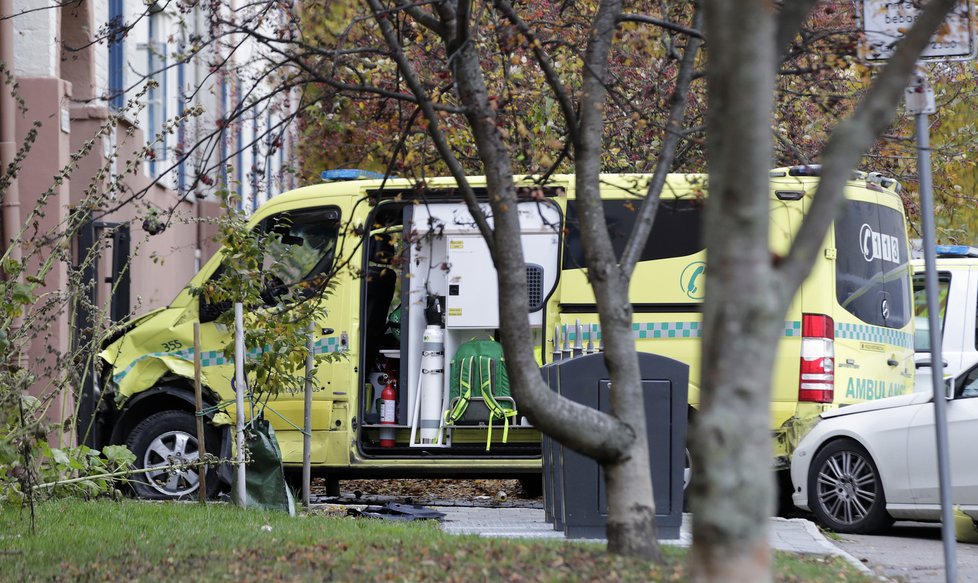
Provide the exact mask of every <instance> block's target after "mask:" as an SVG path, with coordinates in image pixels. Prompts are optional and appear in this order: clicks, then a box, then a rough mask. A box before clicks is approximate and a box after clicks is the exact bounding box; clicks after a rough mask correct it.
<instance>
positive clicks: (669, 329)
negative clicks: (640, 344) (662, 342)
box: [632, 322, 703, 340]
mask: <svg viewBox="0 0 978 583" xmlns="http://www.w3.org/2000/svg"><path fill="white" fill-rule="evenodd" d="M702 335H703V324H702V323H701V322H646V323H642V324H632V336H634V337H635V338H636V339H638V340H643V339H646V338H699V337H701V336H702Z"/></svg>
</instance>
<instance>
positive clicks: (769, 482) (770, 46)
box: [690, 0, 787, 583]
mask: <svg viewBox="0 0 978 583" xmlns="http://www.w3.org/2000/svg"><path fill="white" fill-rule="evenodd" d="M706 8H707V12H706V32H707V35H706V36H707V39H708V43H709V47H710V53H709V58H710V64H709V69H708V73H707V88H708V92H709V95H710V109H709V113H710V117H709V119H708V127H709V128H710V131H709V132H708V151H709V155H710V161H709V191H710V198H709V202H708V203H707V207H706V229H705V232H706V248H707V257H708V259H707V262H708V263H707V269H708V273H709V281H710V283H709V286H708V288H707V292H706V299H705V303H704V314H703V325H704V330H703V355H702V362H703V370H702V379H701V383H702V391H703V393H702V402H701V407H700V413H699V415H698V416H697V418H696V427H695V429H694V431H693V434H692V437H693V447H692V453H693V456H694V457H693V471H694V476H693V481H692V489H693V492H692V499H691V507H692V511H693V545H694V546H693V550H692V553H691V555H690V561H691V565H690V573H691V576H692V577H691V579H692V580H693V581H726V582H737V581H743V582H745V583H746V582H754V583H756V582H763V581H770V580H771V553H770V548H769V542H768V517H769V516H770V515H771V511H772V510H773V492H774V483H773V476H772V473H771V456H772V452H771V435H770V430H769V425H770V423H769V418H770V396H769V394H770V382H771V374H772V372H771V371H772V368H773V365H774V354H773V353H774V351H773V350H772V347H774V346H775V343H776V342H777V337H778V336H779V335H780V334H779V328H780V326H781V318H782V314H783V313H784V311H785V309H786V307H787V304H786V301H785V299H784V298H783V297H782V294H781V292H779V290H778V289H777V287H776V286H774V285H773V283H774V278H773V277H772V276H773V274H772V270H771V262H770V255H769V251H768V222H769V218H768V212H769V211H768V204H769V202H768V195H767V193H768V171H769V170H770V168H771V160H772V147H771V134H770V128H771V121H772V114H773V111H774V99H773V95H774V80H775V67H774V63H775V57H776V55H777V51H776V47H775V40H776V30H775V19H776V13H775V12H774V5H773V4H771V3H770V2H766V1H764V0H751V1H746V2H729V0H706ZM745 145H749V146H750V147H744V146H745Z"/></svg>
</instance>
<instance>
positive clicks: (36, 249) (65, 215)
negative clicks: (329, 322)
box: [0, 0, 292, 442]
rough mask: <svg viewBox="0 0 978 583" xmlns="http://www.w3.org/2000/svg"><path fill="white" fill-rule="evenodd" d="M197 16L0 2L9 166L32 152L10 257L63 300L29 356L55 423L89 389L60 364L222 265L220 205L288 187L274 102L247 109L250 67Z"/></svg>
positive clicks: (94, 2) (18, 184) (192, 8)
mask: <svg viewBox="0 0 978 583" xmlns="http://www.w3.org/2000/svg"><path fill="white" fill-rule="evenodd" d="M202 10H203V9H202V8H201V7H200V3H195V4H183V3H179V2H165V3H162V2H158V3H150V4H147V3H146V2H143V1H141V0H77V1H70V2H67V3H56V4H51V3H48V2H42V1H41V0H0V22H2V23H3V28H0V41H3V42H2V43H0V61H3V62H4V67H5V71H7V72H9V73H10V74H11V77H9V79H10V80H11V81H13V82H14V83H15V84H16V85H12V84H10V83H4V84H2V85H0V93H2V94H3V101H4V103H5V105H4V106H3V107H0V113H2V115H0V130H2V132H3V133H2V134H0V135H2V136H4V139H3V140H2V141H3V144H2V146H3V147H2V150H0V152H2V153H3V158H2V160H0V161H2V162H3V166H2V167H3V168H6V167H7V165H8V164H10V163H11V161H12V159H13V157H16V155H17V152H18V151H20V152H26V154H25V155H24V158H23V163H22V169H21V171H20V173H19V174H18V175H17V177H16V181H15V182H13V183H11V184H10V185H9V187H8V188H7V189H6V190H5V192H4V193H3V195H4V199H3V207H2V208H3V212H4V217H3V218H4V221H3V225H4V232H3V245H4V246H3V249H4V250H7V249H8V248H10V247H18V246H19V248H18V249H15V251H16V252H17V253H21V254H23V256H24V259H25V261H26V264H25V265H27V273H28V274H31V273H36V274H42V275H43V279H44V288H43V290H40V292H39V295H43V296H44V297H54V296H57V295H59V294H60V295H61V296H65V301H64V306H63V309H62V310H60V311H59V313H57V314H56V315H55V316H51V317H47V318H45V319H44V320H45V321H44V322H43V325H42V326H41V327H40V328H38V329H34V330H32V331H31V334H32V335H33V336H34V340H33V341H32V343H31V346H30V350H29V351H28V353H27V355H26V361H27V366H29V367H30V368H31V369H32V370H36V372H35V374H36V375H37V377H38V379H37V381H36V383H35V384H34V387H35V388H34V393H35V394H36V395H38V396H40V397H42V400H43V401H44V402H45V403H46V406H47V407H48V416H49V418H51V419H54V420H64V419H67V418H68V417H69V416H70V415H71V414H72V413H73V412H74V411H76V409H77V408H78V407H79V405H83V403H80V402H79V401H83V400H84V399H77V398H76V396H77V395H82V394H85V392H86V391H88V393H89V394H90V393H91V391H92V390H93V389H92V387H91V386H87V388H85V387H83V386H76V385H85V384H86V383H87V384H88V385H90V384H91V382H92V379H91V376H92V375H91V374H88V373H89V372H90V367H88V365H87V364H86V365H78V366H80V367H81V368H84V369H85V371H86V372H85V373H82V372H80V371H79V370H77V368H78V367H76V368H75V370H64V361H65V357H66V355H69V354H73V353H76V352H77V351H76V350H75V349H77V348H78V347H79V346H81V345H82V344H83V343H84V341H85V339H86V338H89V339H90V338H92V337H93V331H97V330H99V329H105V327H106V326H107V325H108V324H109V321H111V320H115V321H118V320H121V319H124V318H127V317H131V316H133V315H138V314H142V313H145V312H147V311H149V310H151V309H154V308H158V307H161V306H164V305H166V304H167V303H168V302H169V301H170V300H171V299H172V298H173V297H174V296H175V295H176V294H177V293H178V291H179V290H180V289H181V288H182V287H183V286H184V285H185V284H186V282H187V281H189V279H190V278H191V277H192V275H193V274H194V273H195V272H196V270H197V269H198V268H199V265H200V263H201V261H202V260H205V259H206V258H207V257H209V256H210V254H212V253H213V251H214V249H215V244H214V242H213V241H212V234H213V232H214V228H213V226H212V225H211V224H210V223H208V222H206V221H205V219H206V218H207V217H213V216H216V215H217V214H218V213H219V212H220V206H219V204H218V202H217V200H218V199H217V193H218V192H219V191H221V190H223V189H228V190H231V191H233V192H235V193H237V194H238V195H239V200H240V201H241V202H239V203H238V204H240V205H241V206H242V207H244V208H245V209H246V210H247V209H249V208H252V207H253V206H254V205H257V204H260V203H261V202H262V201H264V200H265V199H266V198H267V197H268V196H270V195H271V194H274V193H276V192H279V191H281V190H284V189H286V188H289V187H291V186H292V183H291V179H290V176H291V174H289V173H288V172H287V170H288V169H287V164H286V162H287V153H288V150H289V148H288V143H289V135H288V127H287V126H288V124H287V123H285V122H284V121H283V117H282V116H281V115H280V114H278V113H277V112H279V111H281V110H282V109H281V103H279V104H277V105H276V106H274V107H273V106H272V105H266V106H264V107H254V106H253V105H246V104H249V103H253V102H248V101H247V99H248V98H250V99H252V100H254V96H255V95H256V93H260V91H261V89H262V88H261V87H258V88H257V89H256V88H255V87H254V86H248V87H246V80H245V79H246V78H247V75H244V74H243V73H242V71H247V64H246V66H245V67H241V66H239V65H240V63H241V60H242V59H246V58H250V56H249V55H251V54H252V53H250V52H249V53H241V51H239V53H240V54H234V53H231V52H228V51H226V50H224V47H227V46H231V43H228V42H224V41H226V40H227V38H226V37H221V35H220V31H216V32H215V24H214V23H215V20H214V19H213V15H208V14H205V13H204V12H203V11H202ZM219 38H224V40H223V41H221V40H219ZM246 91H247V95H246ZM268 103H269V104H271V103H272V101H271V100H269V102H268ZM32 132H36V138H34V139H33V141H32V139H31V135H32ZM14 225H21V227H20V228H17V227H15V226H14ZM57 234H67V237H65V238H64V240H63V241H62V240H59V239H58V237H57ZM65 246H68V247H70V249H71V252H70V254H65V253H63V252H62V251H63V249H64V247H65ZM69 255H70V257H69ZM73 278H74V279H73ZM79 278H81V279H80V281H79ZM71 290H74V291H71ZM71 293H75V294H81V295H82V296H84V300H85V301H81V302H80V301H79V300H78V298H67V297H66V296H67V295H70V294H71ZM25 318H26V319H27V320H29V319H30V316H29V315H28V316H26V317H25ZM17 325H22V326H27V325H30V324H29V322H27V321H25V322H20V323H18V324H17ZM90 352H91V351H90V350H89V353H90ZM95 390H97V388H96V389H95ZM70 433H71V432H66V433H65V434H64V435H63V438H64V441H69V442H70V441H73V440H74V439H75V436H73V435H70Z"/></svg>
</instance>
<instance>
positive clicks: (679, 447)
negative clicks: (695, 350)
mask: <svg viewBox="0 0 978 583" xmlns="http://www.w3.org/2000/svg"><path fill="white" fill-rule="evenodd" d="M638 358H639V370H640V372H641V376H642V385H643V387H644V389H645V418H646V426H647V430H648V439H649V456H650V466H651V468H652V489H653V501H654V502H655V522H656V529H657V535H658V537H659V538H660V539H677V538H679V527H680V526H681V524H682V518H683V517H682V510H683V470H684V468H685V447H686V411H687V394H688V392H689V367H688V366H687V365H686V364H684V363H681V362H679V361H677V360H673V359H671V358H666V357H664V356H659V355H655V354H648V353H641V352H640V353H639V355H638ZM543 375H544V379H545V380H546V381H547V382H548V383H549V384H550V387H551V388H552V389H553V390H555V391H557V392H558V393H560V394H561V395H563V396H565V397H567V398H569V399H571V400H573V401H575V402H578V403H581V404H583V405H587V406H589V407H593V408H595V409H598V410H601V411H604V412H609V411H610V410H611V403H610V394H609V391H610V385H611V382H610V380H609V379H610V375H609V374H608V369H607V368H606V367H605V364H604V355H602V354H591V355H588V356H582V357H579V358H573V359H570V360H563V361H559V362H555V363H552V364H549V365H547V366H545V367H543ZM542 447H543V450H542V454H543V496H544V508H545V515H546V519H547V521H548V522H553V523H554V529H556V530H563V531H564V534H565V535H566V536H567V537H568V538H605V536H606V531H605V526H606V523H607V519H608V504H607V500H606V497H605V486H604V471H603V470H602V468H601V466H600V465H599V464H598V463H597V462H595V461H594V460H592V459H590V458H588V457H585V456H583V455H581V454H579V453H577V452H575V451H572V450H571V449H569V448H566V447H564V446H562V445H561V444H560V443H558V442H556V441H554V440H552V439H550V438H549V437H546V436H544V438H543V444H542Z"/></svg>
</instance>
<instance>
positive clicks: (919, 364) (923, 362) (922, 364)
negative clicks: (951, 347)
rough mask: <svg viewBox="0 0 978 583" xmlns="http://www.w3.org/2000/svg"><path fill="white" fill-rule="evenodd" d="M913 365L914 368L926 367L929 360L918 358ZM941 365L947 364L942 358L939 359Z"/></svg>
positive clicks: (928, 364)
mask: <svg viewBox="0 0 978 583" xmlns="http://www.w3.org/2000/svg"><path fill="white" fill-rule="evenodd" d="M914 366H915V367H916V368H927V367H929V366H930V360H918V361H917V362H915V363H914ZM941 366H944V367H946V366H947V361H946V360H944V359H943V358H942V359H941Z"/></svg>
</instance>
